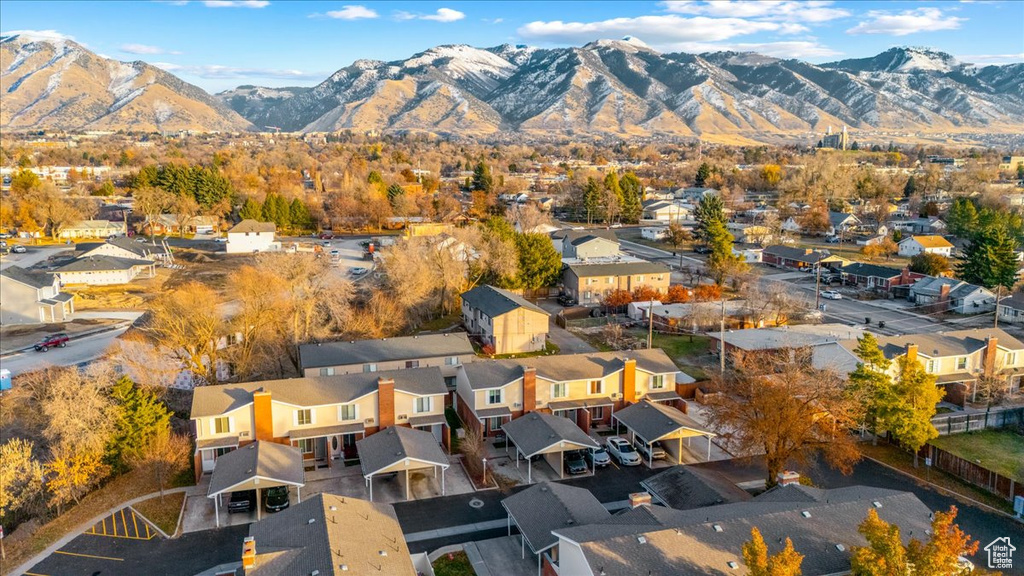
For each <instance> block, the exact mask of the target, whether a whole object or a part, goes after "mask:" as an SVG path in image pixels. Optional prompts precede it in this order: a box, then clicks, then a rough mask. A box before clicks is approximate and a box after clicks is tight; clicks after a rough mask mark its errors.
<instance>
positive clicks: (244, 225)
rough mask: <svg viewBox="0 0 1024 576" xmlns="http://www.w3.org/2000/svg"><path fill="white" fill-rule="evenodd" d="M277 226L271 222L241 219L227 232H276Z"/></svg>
mask: <svg viewBox="0 0 1024 576" xmlns="http://www.w3.org/2000/svg"><path fill="white" fill-rule="evenodd" d="M276 231H277V226H275V225H274V223H273V222H257V221H255V220H242V221H241V222H239V223H238V224H235V225H234V226H233V227H232V228H231V229H230V230H228V234H238V233H246V232H250V233H252V232H257V233H258V232H276Z"/></svg>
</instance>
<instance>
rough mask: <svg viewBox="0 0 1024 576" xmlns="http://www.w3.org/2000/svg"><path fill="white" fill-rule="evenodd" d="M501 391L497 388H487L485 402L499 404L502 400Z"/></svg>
mask: <svg viewBox="0 0 1024 576" xmlns="http://www.w3.org/2000/svg"><path fill="white" fill-rule="evenodd" d="M502 396H504V394H502V391H501V390H500V389H499V390H488V391H487V403H488V404H501V402H502Z"/></svg>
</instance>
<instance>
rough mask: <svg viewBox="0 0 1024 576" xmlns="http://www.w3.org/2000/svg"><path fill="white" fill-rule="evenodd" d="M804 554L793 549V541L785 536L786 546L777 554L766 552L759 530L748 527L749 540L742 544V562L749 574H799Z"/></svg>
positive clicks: (797, 575) (754, 575) (789, 575)
mask: <svg viewBox="0 0 1024 576" xmlns="http://www.w3.org/2000/svg"><path fill="white" fill-rule="evenodd" d="M803 561H804V555H803V554H801V553H799V552H797V551H796V550H794V549H793V541H792V540H790V539H789V538H786V546H785V547H784V548H783V549H782V550H780V551H779V552H778V553H777V554H772V555H769V554H768V546H767V545H766V544H765V543H764V538H763V537H762V536H761V531H760V530H758V529H757V528H751V529H750V541H749V542H747V543H746V544H744V545H743V562H745V563H746V564H747V569H748V570H750V576H800V574H801V571H800V565H801V564H802V563H803Z"/></svg>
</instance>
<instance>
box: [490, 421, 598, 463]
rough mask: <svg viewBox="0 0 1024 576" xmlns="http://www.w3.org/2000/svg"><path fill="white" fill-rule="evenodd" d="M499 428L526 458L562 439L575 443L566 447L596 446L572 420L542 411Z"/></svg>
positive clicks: (595, 442) (594, 441)
mask: <svg viewBox="0 0 1024 576" xmlns="http://www.w3.org/2000/svg"><path fill="white" fill-rule="evenodd" d="M501 429H502V430H504V431H505V434H506V435H507V436H508V437H509V439H510V440H512V442H513V443H515V445H516V446H517V447H518V448H519V451H520V452H521V453H522V454H523V456H526V457H527V458H529V457H530V456H533V455H534V454H538V453H540V452H542V451H543V450H545V449H547V448H550V447H551V446H552V445H554V444H558V443H559V442H562V441H564V442H570V443H573V444H577V446H575V447H567V448H568V449H579V448H582V447H584V446H593V447H595V448H596V447H597V446H598V444H597V441H596V440H594V439H593V438H591V437H590V436H588V435H587V434H586V433H584V432H583V430H580V428H579V426H576V423H575V422H573V421H572V420H569V419H568V418H562V417H561V416H555V415H552V414H547V413H544V412H530V413H529V414H526V415H524V416H522V417H520V418H516V419H515V420H513V421H511V422H509V423H507V424H505V425H503V426H502V427H501Z"/></svg>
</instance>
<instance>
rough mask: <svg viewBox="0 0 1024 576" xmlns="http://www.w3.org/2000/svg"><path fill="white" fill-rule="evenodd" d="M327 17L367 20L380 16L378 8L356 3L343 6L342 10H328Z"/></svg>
mask: <svg viewBox="0 0 1024 576" xmlns="http://www.w3.org/2000/svg"><path fill="white" fill-rule="evenodd" d="M327 17H328V18H335V19H337V20H365V19H368V18H379V17H380V16H379V14H377V11H376V10H371V9H370V8H367V7H366V6H360V5H358V4H356V5H349V6H342V7H341V10H331V11H329V12H327Z"/></svg>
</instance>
